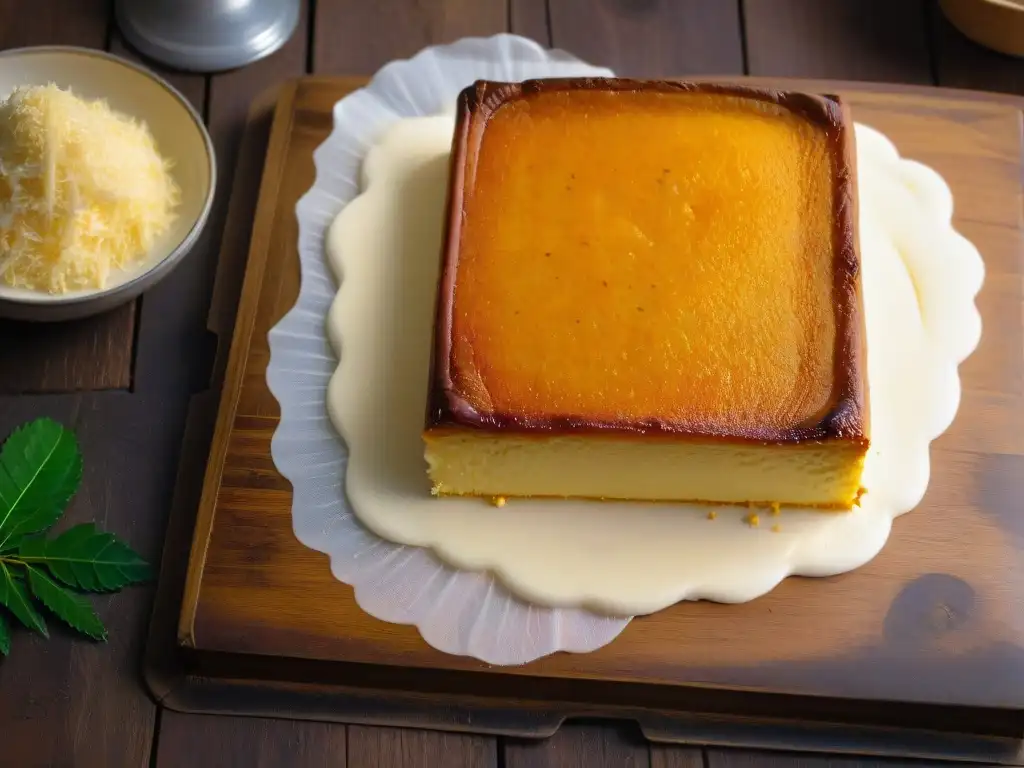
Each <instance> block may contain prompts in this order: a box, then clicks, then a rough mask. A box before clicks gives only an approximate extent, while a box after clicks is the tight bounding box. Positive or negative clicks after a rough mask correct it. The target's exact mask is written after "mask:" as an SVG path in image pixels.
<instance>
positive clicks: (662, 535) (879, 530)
mask: <svg viewBox="0 0 1024 768" xmlns="http://www.w3.org/2000/svg"><path fill="white" fill-rule="evenodd" d="M548 56H549V55H548V54H547V53H546V52H544V51H542V50H541V49H540V48H539V47H537V46H536V45H535V44H533V43H530V42H529V41H524V40H522V39H520V38H514V37H511V36H499V37H497V38H491V39H489V40H468V41H461V42H460V43H456V44H455V45H453V46H447V47H443V48H434V49H428V50H427V51H424V52H423V53H421V54H420V55H419V56H417V57H415V58H414V59H412V60H410V61H408V62H396V63H393V64H391V65H389V66H388V67H386V68H385V69H384V70H382V71H381V73H380V74H379V75H378V76H377V77H376V78H375V79H374V81H373V82H372V83H371V84H370V86H368V88H366V89H364V90H363V91H359V92H357V93H355V94H353V95H352V96H350V97H348V98H346V99H344V100H342V101H341V102H339V104H338V105H337V106H336V109H335V131H334V133H333V134H332V135H331V137H330V138H329V139H328V140H327V141H326V142H325V143H324V145H323V146H322V147H321V148H320V149H318V151H317V154H316V157H315V159H316V162H317V170H318V173H317V181H316V183H315V185H314V187H313V189H312V190H311V191H310V193H309V194H307V195H306V196H305V197H304V198H303V200H302V201H300V203H299V206H298V215H299V223H300V257H301V259H302V271H303V281H302V290H301V293H300V297H299V301H298V303H297V305H296V307H295V309H294V310H293V311H292V312H290V313H289V314H288V316H286V317H285V319H284V320H282V322H281V323H280V324H279V325H278V326H277V327H276V328H275V329H274V330H273V331H272V332H271V335H270V342H271V350H272V358H271V364H270V368H269V370H268V381H269V383H270V386H271V390H272V391H273V392H274V394H275V396H277V398H278V400H279V401H280V402H281V406H282V419H281V425H280V427H279V429H278V431H277V433H276V434H275V437H274V444H273V456H274V459H275V462H276V463H277V465H278V467H279V468H280V469H281V471H282V473H283V474H284V475H285V476H286V477H288V478H289V479H290V480H291V481H292V483H293V485H294V487H295V499H294V504H293V521H294V526H295V531H296V535H297V536H298V537H299V539H300V540H301V541H303V542H304V543H305V544H306V545H307V546H311V547H313V548H314V549H317V550H319V551H322V552H325V553H327V554H329V555H330V556H331V563H332V570H333V572H334V574H335V576H336V577H337V578H339V579H341V580H342V581H345V582H347V583H351V584H353V586H355V588H356V597H357V600H358V601H359V602H360V605H362V606H363V607H364V608H365V609H366V610H368V611H369V612H370V613H372V614H373V615H375V616H378V617H379V618H383V619H385V620H389V621H398V622H403V623H412V624H415V625H416V626H417V627H419V629H420V631H421V632H422V633H423V635H424V637H425V638H426V639H427V641H428V642H430V643H431V644H432V645H434V646H435V647H438V648H440V649H442V650H445V651H448V652H451V653H460V654H467V655H472V656H476V657H478V658H481V659H484V660H485V661H489V662H491V663H500V664H511V663H523V662H526V661H529V660H531V659H534V658H537V657H539V656H542V655H545V654H547V653H551V652H554V651H556V650H574V651H586V650H591V649H593V648H596V647H599V646H600V645H602V644H604V643H606V642H608V641H609V640H610V639H612V638H613V637H614V636H615V635H616V634H618V632H619V631H621V629H622V628H623V627H624V626H625V624H626V622H627V620H626V619H621V618H609V617H606V616H604V615H602V614H600V613H592V612H589V611H587V610H584V609H582V608H580V607H579V606H588V607H592V608H598V609H600V610H602V611H610V612H617V613H621V614H627V613H634V612H649V611H653V610H657V609H659V608H661V607H664V606H665V605H669V604H671V603H673V602H675V601H677V600H680V599H699V598H706V599H715V600H720V601H728V602H736V601H742V600H748V599H751V598H753V597H756V596H757V595H760V594H763V593H764V592H767V591H768V590H770V589H771V588H772V587H773V586H775V585H776V584H777V583H778V582H779V581H781V580H782V579H783V578H785V577H786V576H787V575H789V574H794V573H799V574H804V575H826V574H834V573H839V572H843V571H846V570H850V569H852V568H855V567H857V566H859V565H861V564H863V563H864V562H867V561H868V560H869V559H870V558H871V557H873V556H874V555H875V554H876V553H877V552H878V551H879V550H880V549H881V547H882V545H883V544H884V542H885V539H886V537H887V535H888V533H889V528H890V525H891V521H892V518H893V517H895V516H896V515H898V514H901V513H903V512H906V511H908V510H909V509H911V508H912V507H913V506H914V505H915V504H916V503H917V502H918V501H919V500H920V498H921V496H922V495H923V493H924V490H925V487H926V485H927V480H928V442H929V441H930V440H931V439H934V437H936V436H937V435H938V434H940V433H941V432H942V431H943V430H944V429H945V428H946V427H947V426H948V424H949V423H950V421H951V420H952V417H953V415H954V413H955V411H956V407H957V404H958V401H959V381H958V378H957V372H956V366H957V364H958V363H959V362H960V361H961V360H962V359H963V358H964V357H966V356H967V355H968V354H969V353H970V351H971V350H972V349H973V348H974V346H975V345H976V343H977V340H978V338H979V335H980V320H979V319H978V315H977V312H976V310H975V308H974V305H973V297H974V295H975V293H976V292H977V290H978V288H979V287H980V284H981V279H982V271H983V270H982V266H981V261H980V259H979V257H978V255H977V253H976V251H975V250H974V249H973V248H972V247H971V246H970V244H969V243H967V242H966V241H965V240H963V239H962V238H960V237H959V236H958V235H956V233H954V232H953V230H952V229H951V227H950V216H951V212H952V200H951V198H950V195H949V191H948V189H947V188H946V186H945V184H944V183H943V182H942V181H941V179H939V178H938V176H936V175H935V174H934V173H933V172H931V171H929V170H928V169H926V168H923V167H922V166H920V165H918V164H916V163H911V162H908V161H901V160H899V158H898V155H897V154H896V152H895V150H894V149H893V148H892V145H891V144H889V143H888V142H887V141H886V140H885V139H884V137H882V136H880V135H879V134H877V133H875V132H873V131H870V130H869V129H863V128H858V142H859V145H860V150H861V152H860V154H861V162H860V171H861V174H860V175H861V183H862V201H863V206H862V233H861V234H862V243H863V251H864V261H865V270H864V271H865V294H866V298H867V301H868V304H869V312H868V316H869V318H870V322H871V326H870V327H869V348H870V350H871V351H870V358H869V365H870V367H871V371H872V397H873V404H872V409H873V421H874V425H875V427H874V445H875V448H874V450H873V452H872V455H871V457H870V459H869V468H868V473H869V474H868V485H869V487H870V488H872V493H871V494H869V496H868V497H867V498H866V500H865V504H864V506H863V507H862V508H861V509H859V510H856V511H855V512H852V513H850V514H843V515H822V514H819V513H804V512H797V511H790V510H786V511H784V513H783V515H782V516H781V517H780V518H779V519H778V520H777V521H776V520H774V519H773V520H770V521H769V522H770V523H776V522H777V523H778V524H779V525H780V526H781V531H780V532H777V533H776V532H773V531H772V530H771V525H770V524H766V525H764V526H763V527H761V528H758V529H752V528H749V527H747V526H745V525H743V524H742V523H741V521H740V519H741V516H742V515H743V514H745V510H744V511H739V510H720V514H719V519H718V520H716V521H709V520H707V519H706V515H705V514H704V511H703V510H694V509H685V508H680V507H681V506H683V505H675V506H666V507H660V506H650V505H626V504H595V503H591V502H554V503H553V502H540V501H537V502H533V501H531V502H514V503H510V504H509V505H508V506H507V507H505V508H503V509H494V508H492V507H489V506H485V505H483V504H482V503H480V502H475V501H472V500H436V499H430V498H429V496H428V494H427V487H426V484H425V479H424V476H423V465H422V459H421V457H420V452H421V444H420V442H419V436H418V434H419V429H420V424H419V418H420V417H421V416H422V413H423V405H422V403H423V396H424V392H423V389H424V386H425V382H426V370H425V357H424V356H425V355H426V354H427V348H428V340H429V323H430V305H431V303H432V296H433V284H434V279H435V278H436V269H437V253H438V248H439V242H438V238H439V236H440V231H439V226H438V223H439V220H440V216H434V215H430V214H425V215H420V216H410V215H397V214H396V213H395V210H399V211H413V210H420V211H428V212H429V211H433V210H434V208H437V207H438V206H440V204H441V203H440V201H441V199H443V193H444V173H443V166H444V159H445V154H446V151H447V147H446V144H445V140H444V134H445V131H447V134H448V136H449V137H450V125H451V124H450V118H448V121H449V122H447V124H444V120H445V118H433V122H434V123H438V121H441V123H439V124H437V125H435V126H434V128H433V129H430V128H427V123H429V122H430V121H426V122H424V123H421V124H419V125H417V124H415V123H410V122H404V123H402V124H401V125H399V126H397V127H395V128H394V130H393V131H390V132H388V133H387V135H386V137H385V138H384V139H383V140H382V142H381V144H380V145H379V147H380V148H379V149H377V150H375V155H376V156H377V161H376V162H375V161H371V162H369V163H367V166H368V176H369V178H368V179H367V180H366V181H367V182H369V183H368V185H367V186H366V189H367V193H366V194H365V195H363V196H362V197H361V198H360V201H359V204H358V205H353V206H350V207H349V208H348V209H346V214H345V215H344V216H342V217H340V218H339V220H338V223H337V224H336V225H335V226H334V228H333V230H332V235H331V241H332V250H334V251H335V254H334V258H333V262H334V264H335V267H336V268H338V269H340V275H341V276H342V282H341V289H340V291H339V292H338V297H339V299H338V302H337V303H336V304H335V307H334V309H333V310H332V318H331V323H330V329H331V334H332V336H333V338H334V341H335V342H336V347H337V348H340V349H341V350H342V356H341V365H340V366H339V367H338V373H337V375H336V376H335V377H334V382H333V383H332V385H331V395H330V398H329V399H330V408H331V413H332V416H333V418H334V420H335V422H336V423H337V424H338V426H339V430H340V431H341V433H342V434H343V435H345V438H346V441H347V443H348V451H346V448H345V446H344V445H343V444H342V443H341V441H340V440H338V438H337V436H336V435H335V434H334V433H333V432H332V431H331V427H330V424H329V423H328V422H327V420H326V418H325V407H326V405H325V391H326V389H327V380H328V379H329V378H330V377H331V374H332V373H333V372H334V368H335V359H334V356H333V354H332V350H331V347H330V346H329V345H328V343H327V340H326V338H325V334H324V327H323V320H324V317H325V316H326V314H327V308H328V306H329V305H330V304H331V302H332V300H333V299H334V294H335V287H334V285H333V282H332V280H331V278H330V274H329V271H328V270H327V268H326V265H325V263H324V258H323V249H324V233H325V230H326V229H327V227H328V225H329V224H330V222H331V219H332V218H333V216H334V215H335V214H336V213H337V212H338V211H339V210H340V209H341V208H342V206H343V205H344V204H345V203H346V202H347V201H348V200H350V199H351V198H352V197H353V196H354V194H355V192H356V190H357V183H358V181H359V173H358V172H359V167H360V161H361V160H362V158H363V157H364V155H365V154H366V151H367V149H368V148H369V147H370V146H372V145H374V143H375V141H377V140H378V139H379V138H380V137H381V136H382V135H384V131H385V129H386V128H388V127H389V126H393V125H394V124H395V123H397V122H398V121H399V120H400V119H401V118H403V117H413V116H420V115H432V114H437V113H439V112H444V111H448V112H450V105H451V104H452V103H453V101H454V96H455V94H456V93H457V92H458V90H460V88H461V87H462V86H464V85H466V84H468V83H469V82H471V81H472V80H473V79H476V78H477V77H489V78H492V79H507V80H519V79H523V78H524V77H527V76H538V75H554V74H587V73H591V74H596V73H597V71H596V70H594V69H593V68H589V67H586V65H582V64H579V63H576V62H574V61H572V60H571V59H569V58H568V57H566V56H565V55H564V54H553V55H551V56H550V58H548ZM431 130H433V131H434V133H433V134H431ZM403 131H404V132H406V133H405V135H404V136H403V135H402V132H403ZM427 135H432V136H434V138H433V139H430V138H428V139H426V140H421V139H422V137H423V136H427ZM431 142H433V143H431ZM410 175H413V178H414V179H418V180H419V181H418V182H417V184H416V185H413V186H416V188H417V189H418V191H416V192H414V193H410V192H408V190H409V188H410V184H409V183H408V182H409V177H410ZM403 189H404V190H406V192H405V194H406V197H404V198H403V197H402V194H403V192H402V190H403ZM408 194H415V195H420V196H421V197H419V198H416V204H415V205H412V202H413V201H412V200H411V199H410V198H408ZM399 204H401V206H402V207H400V208H398V209H396V208H395V206H396V205H399ZM403 243H404V245H402V244H403ZM410 243H412V244H414V245H410ZM900 255H902V256H903V259H904V261H901V260H900V258H899V256H900ZM403 260H404V261H403ZM904 264H905V266H904ZM908 268H909V269H910V270H911V272H912V274H913V277H912V278H911V277H910V275H909V274H908V271H907V269H908ZM398 276H402V277H404V278H405V279H404V280H399V279H398ZM915 284H916V286H917V288H918V300H920V302H921V309H922V312H921V313H919V312H918V305H917V303H916V301H915V294H914V285H915ZM397 288H400V289H401V291H402V293H401V294H400V295H396V294H395V293H394V292H395V290H396V289H397ZM398 298H400V303H399V306H400V307H401V311H398V312H392V311H390V310H389V309H388V308H389V307H394V306H396V304H395V300H396V299H398ZM389 302H390V304H389ZM922 316H923V317H924V320H925V321H924V322H922V319H921V318H922ZM879 329H886V330H887V333H886V334H885V343H881V342H879V341H878V339H880V338H882V336H881V335H880V334H879ZM915 391H916V392H917V393H920V392H921V391H925V392H928V393H930V394H931V396H930V397H924V398H922V397H919V396H918V397H912V396H911V395H913V394H914V393H915ZM403 411H404V412H405V413H407V414H408V418H404V419H402V418H396V417H395V415H396V414H401V413H403ZM413 414H415V415H413ZM349 451H350V453H349ZM894 470H899V471H894ZM894 478H897V481H893V479H894ZM346 482H347V491H348V496H349V499H351V501H352V504H349V500H348V499H346V495H345V490H346V489H345V484H346ZM353 507H354V509H355V511H356V512H357V514H358V515H359V517H360V518H361V519H362V520H363V522H364V523H366V524H367V525H368V526H369V527H370V528H371V529H372V530H373V531H375V532H376V533H377V534H380V535H383V536H386V537H387V538H388V539H391V540H394V541H399V542H403V543H404V545H403V544H392V543H390V542H388V541H385V540H384V539H381V538H379V537H378V536H375V535H374V534H373V533H370V532H369V531H367V530H366V529H364V528H363V526H361V525H360V524H359V522H358V521H357V519H356V517H355V516H354V515H353ZM424 547H429V548H430V549H432V550H433V551H435V552H438V553H440V555H441V557H442V559H443V560H445V561H447V562H450V563H454V564H455V565H457V566H460V567H462V568H465V569H467V570H463V571H457V570H455V569H454V568H453V567H452V566H450V565H445V564H443V563H442V562H441V561H439V560H438V559H437V558H436V557H434V556H433V555H431V554H430V552H429V551H428V550H427V549H425V548H424ZM469 569H475V570H469ZM491 572H494V573H498V574H500V576H501V580H502V582H503V583H504V584H508V585H510V586H511V588H512V591H513V592H515V593H516V594H517V595H519V596H520V597H515V596H513V595H512V594H511V593H510V592H509V591H508V590H507V589H506V588H505V587H503V586H502V585H501V584H500V583H498V582H497V581H496V580H495V578H494V577H493V576H491V575H490V573H491ZM524 598H525V599H532V600H536V601H539V602H543V603H546V604H549V605H561V606H567V607H561V608H545V607H539V606H531V605H530V604H529V603H527V602H525V601H524Z"/></svg>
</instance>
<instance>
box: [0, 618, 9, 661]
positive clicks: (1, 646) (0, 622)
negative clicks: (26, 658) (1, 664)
mask: <svg viewBox="0 0 1024 768" xmlns="http://www.w3.org/2000/svg"><path fill="white" fill-rule="evenodd" d="M10 652H11V628H10V627H9V626H7V619H5V618H4V615H3V614H2V613H0V656H6V655H7V654H9V653H10Z"/></svg>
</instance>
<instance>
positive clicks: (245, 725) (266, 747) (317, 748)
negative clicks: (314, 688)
mask: <svg viewBox="0 0 1024 768" xmlns="http://www.w3.org/2000/svg"><path fill="white" fill-rule="evenodd" d="M345 756H346V744H345V726H344V725H336V724H332V723H309V722H300V721H298V720H265V719H260V718H254V717H218V716H214V715H185V714H181V713H179V712H168V711H164V712H162V713H161V714H160V741H159V744H158V747H157V756H156V762H155V768H197V767H198V768H202V766H211V767H212V766H216V768H345V766H346V759H345ZM373 765H380V766H381V767H382V768H383V766H384V763H379V764H378V763H374V764H373Z"/></svg>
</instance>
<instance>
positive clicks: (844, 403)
mask: <svg viewBox="0 0 1024 768" xmlns="http://www.w3.org/2000/svg"><path fill="white" fill-rule="evenodd" d="M565 90H610V91H642V90H646V91H653V92H657V93H707V94H721V95H728V96H738V97H742V98H750V99H759V100H762V101H766V102H771V103H773V104H777V105H779V106H781V107H783V108H785V109H788V110H790V111H791V112H793V113H795V114H798V115H800V116H802V117H804V118H806V119H808V120H810V121H812V122H814V123H816V124H818V125H821V126H823V127H824V129H825V130H826V133H827V136H828V139H829V142H830V145H831V150H832V151H831V152H830V153H829V154H830V157H831V158H832V163H833V180H834V184H833V210H834V214H835V216H834V226H835V228H836V231H835V240H834V242H835V243H837V247H836V250H835V253H834V269H833V274H834V284H833V290H834V296H835V300H834V306H835V308H836V350H835V374H834V376H835V386H836V388H837V390H838V391H837V392H836V393H835V404H834V406H833V407H832V409H831V410H830V411H829V412H828V413H827V414H825V415H824V417H822V418H821V419H820V420H819V421H818V422H817V423H814V424H807V425H801V426H797V427H791V428H787V429H778V428H772V427H765V428H758V429H748V430H745V431H742V432H722V431H714V430H708V429H703V428H702V426H701V425H700V424H699V423H692V422H691V423H679V422H669V421H664V420H657V419H651V420H644V421H630V422H624V421H596V420H592V419H586V418H582V417H572V416H565V417H558V418H550V417H528V416H522V415H519V414H510V413H481V412H479V411H477V410H476V409H475V408H474V407H473V406H472V405H471V404H470V403H469V402H468V401H467V400H466V399H465V398H464V397H463V396H462V394H461V393H460V391H459V389H458V387H457V386H456V385H455V382H454V381H453V378H452V365H453V361H452V359H451V358H452V346H453V343H452V326H453V310H454V300H455V281H456V274H457V271H458V263H459V246H460V241H461V228H462V210H463V199H464V193H465V190H466V189H467V188H471V187H472V185H473V181H474V176H475V172H476V167H475V162H474V160H475V153H476V152H478V151H479V147H480V142H481V138H482V135H483V132H484V129H485V127H486V124H487V121H488V119H489V118H490V117H491V115H493V114H494V112H496V111H497V110H498V109H499V108H500V107H501V106H502V105H503V104H506V103H508V102H511V101H515V100H518V99H523V98H529V97H530V96H532V95H534V94H538V93H543V92H555V91H565ZM446 211H447V218H446V221H445V231H444V238H443V244H442V249H441V260H442V265H441V278H440V280H439V281H438V291H437V299H436V305H435V307H436V309H435V312H436V319H435V323H434V336H433V343H432V345H431V359H430V382H429V388H428V395H427V414H426V425H425V426H426V429H425V434H424V436H425V437H430V436H432V435H433V436H438V437H439V436H441V435H443V434H445V433H449V432H457V431H462V430H466V429H470V430H484V431H488V432H494V433H496V434H510V433H518V434H520V435H536V436H537V437H544V436H551V435H558V434H575V435H590V436H607V437H613V436H623V437H627V436H630V435H632V436H635V437H639V436H655V435H658V436H661V437H664V438H675V439H690V440H701V441H705V440H721V441H722V442H735V443H779V444H801V443H812V442H821V441H826V440H829V441H831V440H839V441H843V442H845V443H850V444H855V445H859V446H861V447H862V448H866V447H867V445H868V442H869V404H868V393H867V353H866V349H865V331H864V304H863V296H862V291H861V275H860V258H859V253H860V249H859V232H858V205H857V182H856V145H855V140H854V132H853V121H852V118H851V116H850V111H849V108H848V106H847V105H846V104H845V103H844V102H843V101H842V100H841V99H840V97H839V96H836V95H831V94H821V95H817V94H809V93H802V92H796V91H781V90H774V89H770V88H757V87H752V86H746V85H732V84H727V83H703V82H677V81H672V80H631V79H625V78H556V79H550V80H527V81H525V82H523V83H499V82H492V81H484V80H480V81H477V82H476V83H474V84H473V85H471V86H469V87H467V88H466V89H465V90H463V91H462V93H460V94H459V98H458V105H457V111H456V121H455V134H454V137H453V141H452V154H451V167H450V176H449V188H448V202H447V208H446Z"/></svg>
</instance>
